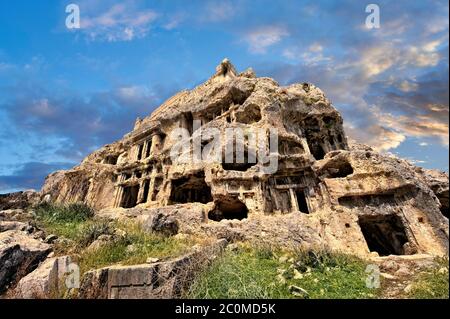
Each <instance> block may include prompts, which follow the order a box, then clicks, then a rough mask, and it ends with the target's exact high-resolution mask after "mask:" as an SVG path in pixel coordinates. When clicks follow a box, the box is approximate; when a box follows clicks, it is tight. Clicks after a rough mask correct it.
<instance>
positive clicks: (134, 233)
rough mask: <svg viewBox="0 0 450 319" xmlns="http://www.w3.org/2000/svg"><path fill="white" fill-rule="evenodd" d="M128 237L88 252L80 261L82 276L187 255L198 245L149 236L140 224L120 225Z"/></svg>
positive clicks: (85, 252)
mask: <svg viewBox="0 0 450 319" xmlns="http://www.w3.org/2000/svg"><path fill="white" fill-rule="evenodd" d="M116 226H117V228H118V229H122V230H123V231H125V232H126V236H125V237H123V238H121V239H119V240H116V241H113V242H110V243H108V244H106V245H105V246H102V247H100V248H98V249H95V250H84V251H83V252H82V253H81V254H80V256H79V259H78V262H79V264H80V268H81V272H82V273H83V272H85V271H88V270H90V269H96V268H101V267H105V266H109V265H114V264H121V265H136V264H142V263H145V262H146V260H147V258H149V257H153V258H159V259H166V258H169V257H175V256H180V255H182V254H184V253H187V252H188V251H189V249H190V247H192V246H193V245H194V244H196V243H197V242H198V241H196V240H194V239H192V240H189V239H188V240H178V239H175V238H173V237H165V236H162V235H159V234H154V233H147V232H145V231H143V230H142V229H141V228H140V227H139V225H136V224H117V225H116Z"/></svg>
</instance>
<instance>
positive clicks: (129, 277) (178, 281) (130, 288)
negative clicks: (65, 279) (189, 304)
mask: <svg viewBox="0 0 450 319" xmlns="http://www.w3.org/2000/svg"><path fill="white" fill-rule="evenodd" d="M226 245H227V241H226V240H219V241H217V242H216V243H214V244H213V245H210V246H206V247H198V249H194V251H193V252H191V253H189V254H187V255H185V256H182V257H179V258H175V259H173V260H170V261H164V262H154V263H152V264H143V265H134V266H111V267H105V268H101V269H97V270H93V271H90V272H88V273H86V274H85V275H84V277H83V280H82V283H81V287H80V290H79V298H83V299H84V298H89V299H92V298H96V299H168V298H180V297H182V294H183V292H184V291H185V289H187V288H188V286H189V284H191V283H192V280H193V278H194V276H195V275H196V273H197V272H198V271H200V270H201V269H202V268H203V267H205V266H206V265H207V264H208V263H209V262H210V261H211V260H213V259H214V258H215V257H216V256H217V255H218V254H219V253H220V252H221V251H222V250H223V249H224V248H225V246H226Z"/></svg>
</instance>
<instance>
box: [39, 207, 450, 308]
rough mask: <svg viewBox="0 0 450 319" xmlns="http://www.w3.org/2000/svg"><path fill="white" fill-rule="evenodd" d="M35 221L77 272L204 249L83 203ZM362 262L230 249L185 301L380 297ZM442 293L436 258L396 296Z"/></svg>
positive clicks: (444, 280)
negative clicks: (103, 214)
mask: <svg viewBox="0 0 450 319" xmlns="http://www.w3.org/2000/svg"><path fill="white" fill-rule="evenodd" d="M34 217H35V218H34V220H35V221H34V223H35V226H37V228H39V229H43V230H44V231H45V233H46V234H54V235H56V236H57V237H58V240H57V241H56V242H55V243H54V247H55V253H56V254H57V255H71V256H72V257H73V258H74V260H75V261H77V262H78V264H79V265H80V268H81V272H82V273H84V272H86V271H88V270H91V269H96V268H101V267H104V266H109V265H114V264H122V265H133V264H142V263H145V262H146V261H147V260H148V258H157V259H169V258H171V257H176V256H180V255H182V254H184V253H186V252H188V251H189V250H190V249H191V247H192V246H194V245H195V244H198V243H202V242H204V239H199V238H195V237H187V238H182V239H180V238H178V237H176V236H175V237H173V236H172V237H167V236H164V235H160V234H156V233H148V232H145V231H144V230H142V228H141V227H140V226H139V225H138V224H136V223H132V222H128V223H123V222H115V221H108V220H105V219H100V218H97V217H95V216H94V211H93V210H92V209H91V208H90V207H88V206H86V205H82V204H68V205H56V204H42V205H39V206H37V207H35V209H34ZM368 263H369V262H368V261H365V260H362V259H359V258H357V257H354V256H351V255H346V254H338V253H331V252H329V251H304V250H286V249H283V248H280V247H271V246H253V245H249V244H243V243H241V244H231V245H230V246H229V247H228V248H227V249H226V250H225V251H224V252H223V254H222V255H221V256H220V257H218V258H217V259H215V260H214V261H213V262H212V264H210V266H209V267H207V268H205V269H204V270H203V271H202V272H201V273H200V274H199V275H198V276H197V277H196V278H195V280H194V281H193V283H192V285H191V287H190V289H189V290H188V291H187V292H186V294H185V297H188V298H227V299H233V298H247V299H249V298H258V299H265V298H302V299H307V298H311V299H316V298H320V299H323V298H325V299H327V298H332V299H337V298H339V299H342V298H343V299H359V298H381V297H382V296H383V288H380V289H374V288H368V287H367V286H366V278H367V273H366V272H365V270H366V266H367V264H368ZM384 286H385V285H382V287H384ZM448 292H449V279H448V259H441V260H439V261H438V265H437V266H436V267H434V268H431V269H428V270H426V271H422V272H420V273H417V274H415V275H414V276H413V281H412V282H411V284H410V289H409V290H408V292H406V293H404V294H402V296H399V297H401V298H420V299H423V298H448V296H449V293H448Z"/></svg>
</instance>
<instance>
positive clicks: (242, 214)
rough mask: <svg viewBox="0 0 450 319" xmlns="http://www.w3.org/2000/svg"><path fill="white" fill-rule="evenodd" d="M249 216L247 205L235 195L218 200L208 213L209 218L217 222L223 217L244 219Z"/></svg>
mask: <svg viewBox="0 0 450 319" xmlns="http://www.w3.org/2000/svg"><path fill="white" fill-rule="evenodd" d="M247 216H248V209H247V206H246V205H245V204H244V203H243V202H241V201H240V200H239V199H237V198H234V197H230V198H226V199H222V200H219V201H217V202H216V206H215V208H214V209H213V210H212V211H210V212H209V213H208V218H209V219H210V220H213V221H217V222H218V221H221V220H222V219H238V220H242V219H245V218H247Z"/></svg>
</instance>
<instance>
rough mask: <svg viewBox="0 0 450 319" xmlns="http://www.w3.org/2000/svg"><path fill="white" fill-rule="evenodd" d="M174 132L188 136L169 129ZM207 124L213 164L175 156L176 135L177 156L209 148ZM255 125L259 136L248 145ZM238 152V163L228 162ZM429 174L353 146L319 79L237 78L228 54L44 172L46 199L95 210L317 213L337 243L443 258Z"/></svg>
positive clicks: (220, 215)
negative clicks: (123, 128) (272, 162)
mask: <svg viewBox="0 0 450 319" xmlns="http://www.w3.org/2000/svg"><path fill="white" fill-rule="evenodd" d="M196 123H197V124H196ZM200 124H201V127H200V128H199V127H198V126H200ZM180 128H182V129H184V130H185V131H186V132H188V133H189V134H188V135H189V136H187V137H184V138H183V139H180V138H179V136H177V135H176V134H174V132H176V130H177V129H180ZM207 129H215V130H216V131H218V132H220V134H219V135H220V138H221V141H222V143H219V145H221V146H220V147H221V149H220V151H219V153H218V154H220V155H219V158H218V160H216V161H204V160H198V161H195V160H193V161H189V162H187V163H185V162H177V161H175V162H174V160H173V156H171V155H173V153H172V152H173V150H174V148H176V147H177V146H178V147H179V146H180V141H181V146H184V148H183V147H182V148H181V150H180V152H181V153H183V152H184V155H189V154H194V153H195V147H196V145H197V146H199V147H200V148H201V152H206V151H208V149H207V148H208V147H209V146H208V145H209V142H210V141H211V136H208V134H205V133H204V132H205V130H207ZM230 129H235V130H236V131H238V132H243V136H240V138H238V137H239V136H236V138H235V139H232V140H231V141H232V142H231V143H232V144H231V149H230V148H227V147H226V146H224V145H226V144H227V142H229V138H227V137H228V136H227V130H228V131H229V130H230ZM270 130H275V131H276V133H277V134H276V146H277V147H276V149H270V144H271V143H272V142H273V140H272V138H273V136H272V135H271V134H270ZM253 132H259V133H258V134H259V135H258V136H261V132H266V133H265V135H264V133H262V135H264V136H263V138H262V139H260V140H257V143H255V142H254V141H255V139H254V133H253ZM261 143H262V144H264V149H262V148H260V146H261ZM233 146H234V147H233ZM238 148H240V149H242V150H244V156H243V158H241V160H239V159H238V158H234V159H233V157H230V156H232V155H233V150H234V151H236V150H237V149H238ZM264 150H270V151H268V153H267V154H262V153H264ZM209 151H211V150H209ZM186 153H187V154H186ZM230 154H231V155H230ZM268 155H270V156H272V157H270V156H269V157H270V158H272V159H273V158H275V159H276V163H277V168H276V170H275V171H272V172H268V171H267V170H265V167H267V165H268V163H269V162H268V161H262V160H261V159H263V158H264V156H268ZM230 158H232V160H231V161H230V160H227V161H224V159H230ZM426 176H428V175H427V172H425V171H424V170H421V169H419V168H417V167H414V166H412V165H411V164H409V163H407V162H406V161H403V160H399V159H395V158H392V157H388V156H383V155H380V154H378V153H376V152H374V151H373V150H371V149H370V148H368V147H364V146H355V147H352V148H350V147H349V144H348V142H347V138H346V136H345V133H344V130H343V120H342V117H341V115H340V114H339V112H338V111H337V110H336V109H335V108H334V107H333V106H332V104H331V103H330V101H329V100H328V99H327V98H326V97H325V95H324V94H323V92H322V91H321V90H320V89H318V88H317V87H315V86H314V85H312V84H308V83H302V84H293V85H290V86H286V87H282V86H279V85H278V83H277V82H276V81H274V80H273V79H270V78H257V77H256V76H255V74H254V73H253V71H251V70H247V71H245V72H243V73H240V74H238V72H237V71H236V70H235V68H234V67H233V65H232V64H231V63H230V62H229V61H228V60H224V61H223V62H222V63H221V64H220V65H219V66H218V67H217V69H216V73H215V75H214V76H213V77H211V78H210V79H209V80H208V81H206V82H205V83H204V84H202V85H200V86H198V87H196V88H195V89H193V90H191V91H182V92H180V93H178V94H176V95H175V96H173V97H172V98H170V99H169V100H167V101H166V102H165V103H163V104H162V105H161V106H160V107H159V108H158V109H156V110H155V111H154V112H153V113H152V114H151V115H150V116H148V117H146V118H144V119H138V120H137V121H136V123H135V127H134V129H133V131H132V132H130V133H129V134H127V135H125V136H124V137H123V139H121V140H119V141H117V142H115V143H113V144H110V145H106V146H104V147H103V148H101V149H100V150H98V151H96V152H94V153H92V154H91V155H89V156H88V157H87V158H86V159H85V160H84V161H83V162H82V163H81V165H79V166H77V167H75V168H73V169H72V170H69V171H60V172H56V173H53V174H51V175H50V176H49V177H48V178H47V180H46V183H45V185H44V187H43V189H42V195H43V196H45V195H47V196H50V198H51V199H52V200H53V201H56V202H74V201H82V202H85V203H87V204H90V205H92V206H93V207H95V208H96V209H98V210H100V209H105V208H108V209H110V208H120V207H122V208H126V209H129V208H133V207H141V208H144V209H152V208H158V207H166V206H169V205H173V204H189V203H201V204H203V205H204V207H205V211H206V212H207V221H211V222H218V221H221V220H223V219H238V220H243V219H246V218H249V219H251V218H252V216H259V215H264V216H266V215H271V216H278V215H285V214H292V219H296V218H298V216H299V214H301V215H308V218H307V219H305V220H308V221H311V223H312V221H314V220H317V218H319V217H317V216H320V218H319V219H320V223H319V224H320V226H319V227H318V229H317V233H318V234H319V233H321V232H322V233H323V234H321V235H320V236H319V237H321V240H323V241H325V242H327V243H328V244H329V245H330V246H334V247H337V248H339V249H341V250H350V251H366V252H370V251H376V252H378V253H379V254H380V255H385V254H399V255H402V254H415V253H433V254H445V253H447V250H448V219H447V218H446V217H445V216H443V214H442V213H445V212H447V214H448V176H447V181H446V183H445V178H444V181H441V182H440V184H439V183H438V184H439V185H438V186H436V184H432V182H431V178H428V179H427V177H426ZM433 181H434V182H436V179H433ZM434 189H439V194H441V195H439V194H438V193H434V192H433V190H434ZM445 194H446V195H445ZM436 196H440V197H439V198H441V199H443V201H444V202H440V200H439V198H438V197H436ZM445 196H446V197H445ZM445 198H446V199H445ZM445 201H447V202H445ZM442 207H444V209H441V211H442V213H441V211H440V208H442ZM445 207H447V208H446V209H445ZM314 216H315V217H314ZM447 217H448V216H447ZM302 220H303V217H302ZM305 223H306V224H307V223H309V222H305ZM354 229H356V230H354ZM361 243H362V244H361Z"/></svg>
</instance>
